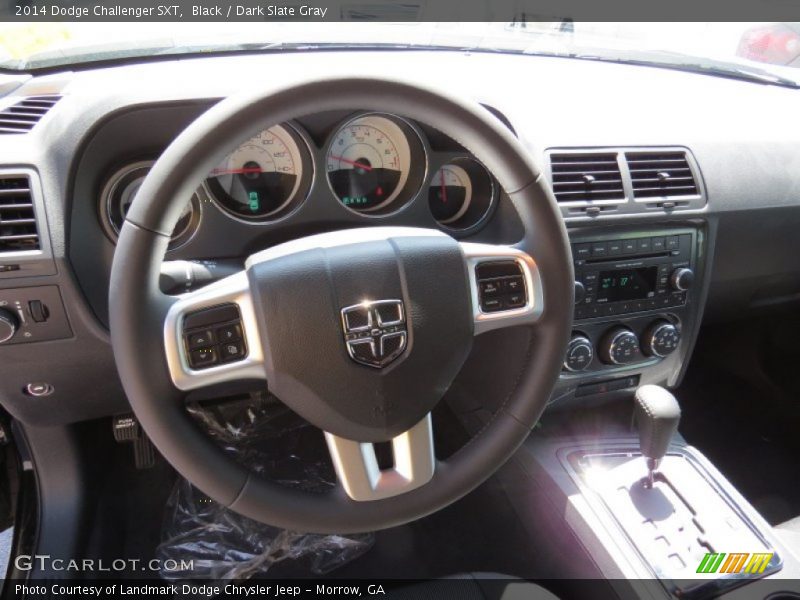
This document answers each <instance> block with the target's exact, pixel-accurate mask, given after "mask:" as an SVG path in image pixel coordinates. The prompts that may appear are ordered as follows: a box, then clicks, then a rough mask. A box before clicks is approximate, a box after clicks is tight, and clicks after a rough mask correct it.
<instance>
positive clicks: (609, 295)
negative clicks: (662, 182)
mask: <svg viewBox="0 0 800 600" xmlns="http://www.w3.org/2000/svg"><path fill="white" fill-rule="evenodd" d="M693 248H694V233H693V232H691V231H689V232H680V233H675V234H671V235H663V234H661V235H645V234H642V233H637V234H630V235H628V236H626V237H622V236H620V238H619V239H610V240H590V241H575V242H574V243H573V244H572V255H573V260H574V263H575V319H576V320H581V319H592V318H597V317H607V316H612V315H620V314H628V313H634V312H643V311H649V310H662V309H664V308H667V307H677V306H683V305H684V304H685V303H686V292H687V290H688V289H689V287H690V286H691V284H692V282H693V279H694V273H693V270H692V269H693V261H694V256H693Z"/></svg>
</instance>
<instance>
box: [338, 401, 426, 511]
mask: <svg viewBox="0 0 800 600" xmlns="http://www.w3.org/2000/svg"><path fill="white" fill-rule="evenodd" d="M325 440H326V441H327V443H328V450H329V451H330V453H331V458H332V459H333V466H334V468H335V469H336V475H337V476H338V478H339V482H340V483H341V485H342V487H343V488H344V490H345V492H346V493H347V495H348V496H350V498H352V499H353V500H356V501H359V502H365V501H369V500H381V499H383V498H390V497H392V496H398V495H400V494H404V493H406V492H410V491H411V490H413V489H416V488H418V487H421V486H423V485H425V484H426V483H428V482H429V481H430V480H431V478H432V477H433V472H434V469H435V464H436V457H435V455H434V450H433V426H432V424H431V415H430V413H428V414H427V415H426V416H425V417H424V418H423V419H422V420H421V421H420V422H419V423H417V424H416V425H414V427H412V428H411V429H409V430H408V431H405V432H404V433H401V434H400V435H398V436H397V437H395V438H393V439H392V440H391V446H392V454H393V458H394V466H393V467H392V468H390V469H381V468H380V466H379V465H378V458H377V456H376V453H375V445H374V444H371V443H365V442H356V441H353V440H348V439H345V438H342V437H339V436H336V435H333V434H331V433H328V432H325Z"/></svg>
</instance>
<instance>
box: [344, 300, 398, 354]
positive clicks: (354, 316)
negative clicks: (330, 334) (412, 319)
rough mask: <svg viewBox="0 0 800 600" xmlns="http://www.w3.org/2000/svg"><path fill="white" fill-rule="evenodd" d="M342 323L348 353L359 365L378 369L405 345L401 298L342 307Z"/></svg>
mask: <svg viewBox="0 0 800 600" xmlns="http://www.w3.org/2000/svg"><path fill="white" fill-rule="evenodd" d="M364 323H367V325H364ZM342 327H343V329H344V340H345V342H344V343H345V345H346V346H347V353H348V354H349V355H350V358H352V359H353V360H354V361H356V362H357V363H360V364H362V365H367V366H369V367H375V368H377V369H381V368H383V367H385V366H386V365H388V364H389V363H391V362H392V361H393V360H395V359H396V358H398V357H399V356H400V355H401V354H402V353H403V351H404V350H405V349H406V345H407V335H406V319H405V310H404V309H403V301H402V300H378V301H376V302H362V303H361V304H356V305H354V306H347V307H345V308H343V309H342Z"/></svg>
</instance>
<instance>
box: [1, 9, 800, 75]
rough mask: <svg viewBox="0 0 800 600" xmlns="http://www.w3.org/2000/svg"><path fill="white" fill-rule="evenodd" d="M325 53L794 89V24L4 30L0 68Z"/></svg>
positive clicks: (797, 43)
mask: <svg viewBox="0 0 800 600" xmlns="http://www.w3.org/2000/svg"><path fill="white" fill-rule="evenodd" d="M332 45H333V46H344V47H365V48H367V47H402V48H412V49H430V48H433V49H454V50H461V51H475V52H477V51H486V52H507V53H520V54H533V55H557V56H571V57H577V58H585V59H595V60H619V61H625V62H636V63H641V64H653V65H661V66H671V67H678V68H688V69H690V70H696V71H698V72H704V73H708V74H710V75H723V76H725V75H728V76H735V77H740V78H743V79H748V80H752V81H756V82H760V83H771V84H775V85H788V86H792V87H794V86H797V85H798V84H800V23H588V22H571V21H560V22H559V21H548V22H516V23H419V22H396V23H378V22H369V23H357V22H333V23H332V22H327V23H325V22H323V23H307V22H306V23H275V22H266V23H264V22H261V23H239V22H227V23H225V22H223V23H219V22H216V23H186V22H184V23H179V24H177V23H88V22H66V23H43V22H37V23H3V24H0V68H3V69H6V70H13V71H34V70H37V69H54V68H62V67H71V66H77V65H80V64H90V63H93V62H98V61H113V60H118V59H123V58H127V59H129V58H135V57H142V58H147V57H149V58H152V57H164V56H169V55H180V54H183V55H186V54H202V53H221V52H233V51H248V52H257V51H279V50H282V49H287V50H288V49H292V50H299V51H303V50H313V49H315V48H319V47H326V46H332Z"/></svg>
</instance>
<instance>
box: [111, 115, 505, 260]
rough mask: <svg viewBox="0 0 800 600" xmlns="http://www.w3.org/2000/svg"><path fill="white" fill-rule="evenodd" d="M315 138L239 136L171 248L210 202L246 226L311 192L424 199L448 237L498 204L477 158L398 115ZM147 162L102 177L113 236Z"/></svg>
mask: <svg viewBox="0 0 800 600" xmlns="http://www.w3.org/2000/svg"><path fill="white" fill-rule="evenodd" d="M316 139H317V141H315V138H314V137H312V135H311V134H309V133H308V132H307V131H306V130H304V128H303V127H302V126H301V125H300V124H299V123H295V122H292V123H282V124H279V125H274V126H272V127H270V128H269V129H266V130H264V131H260V132H257V133H255V134H254V135H253V136H252V137H250V138H249V139H247V140H244V141H243V142H242V144H241V145H240V146H239V147H238V148H236V149H235V150H234V151H233V152H231V153H230V154H228V155H227V156H226V157H225V158H224V159H223V160H222V161H220V163H219V164H218V165H217V166H216V167H215V168H214V169H212V171H211V172H210V173H209V174H208V176H207V177H206V178H205V180H204V181H203V182H202V184H201V185H200V187H199V188H198V190H197V191H196V192H195V194H194V195H193V196H192V197H191V198H187V201H186V210H185V211H184V214H183V215H182V216H181V219H180V221H179V222H178V224H177V226H176V228H175V231H174V233H173V237H172V242H171V244H170V249H171V250H173V249H175V248H178V247H180V246H181V245H183V244H184V243H185V242H186V241H188V240H189V239H190V238H191V237H192V235H193V233H194V232H195V231H196V230H197V228H198V227H199V226H200V222H201V220H202V206H203V205H204V204H206V205H207V204H208V202H211V203H213V204H214V205H215V206H216V207H218V208H219V209H220V210H222V211H223V212H224V213H225V214H227V215H228V216H229V217H231V218H233V219H236V220H239V221H242V222H246V223H250V224H263V223H272V222H275V221H277V220H280V219H283V218H285V217H287V216H289V215H291V214H292V213H293V212H295V211H296V210H297V209H299V208H300V207H301V206H303V204H304V203H305V202H306V200H307V199H308V198H309V196H310V195H311V194H312V193H313V194H315V195H317V196H319V195H324V196H327V197H328V198H329V199H330V202H334V203H338V204H339V205H340V206H341V207H342V208H343V209H344V210H347V211H350V212H352V213H355V214H357V215H359V216H362V217H365V218H380V217H386V216H388V215H393V214H396V213H398V212H400V211H401V210H403V209H404V208H406V207H408V206H409V205H410V204H412V203H426V204H427V210H428V213H429V215H430V218H431V219H432V223H431V225H432V226H435V225H438V226H439V227H440V228H441V229H443V230H445V231H448V232H449V233H451V234H454V235H467V234H469V233H473V232H475V231H477V230H478V229H479V228H480V227H481V226H482V225H483V224H484V223H485V222H486V221H487V220H488V218H489V217H490V216H491V214H492V212H493V210H494V209H495V207H496V203H497V199H498V195H499V190H498V185H497V182H496V181H495V179H494V177H492V175H491V174H490V173H489V172H488V171H487V169H486V168H485V167H484V166H483V165H482V164H481V163H480V162H478V161H477V160H476V159H475V158H474V157H473V156H471V155H470V154H469V153H468V152H466V151H464V150H460V149H456V147H455V146H454V147H453V148H452V149H448V150H446V151H441V150H437V151H434V150H432V146H431V140H430V139H429V137H428V136H427V135H426V134H425V132H424V131H423V129H422V128H420V127H419V126H417V125H416V124H414V123H411V122H409V121H407V120H405V119H403V118H401V117H398V116H395V115H390V114H382V113H368V112H363V113H358V114H356V115H355V116H351V117H350V118H348V119H345V120H344V121H342V122H339V123H337V124H336V125H335V126H334V127H333V128H332V129H331V130H330V131H328V132H326V134H325V136H323V137H322V138H321V139H319V138H316ZM453 144H454V143H453ZM152 164H153V162H152V161H135V162H131V163H128V164H125V165H123V166H121V167H120V168H118V169H117V170H115V171H114V172H113V173H112V174H111V175H110V176H109V177H108V178H107V179H106V181H105V185H104V186H103V188H102V192H101V198H100V214H101V222H102V224H103V227H104V229H105V231H106V233H107V235H108V236H109V237H110V238H111V239H112V241H116V238H117V236H118V235H119V231H120V229H121V227H122V223H123V222H124V219H125V215H126V213H127V210H128V208H129V207H130V205H131V202H132V201H133V198H134V196H135V194H136V192H137V191H138V189H139V187H140V186H141V184H142V182H143V181H144V178H145V176H146V175H147V172H148V171H149V169H150V167H151V166H152ZM203 200H206V202H203Z"/></svg>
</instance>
